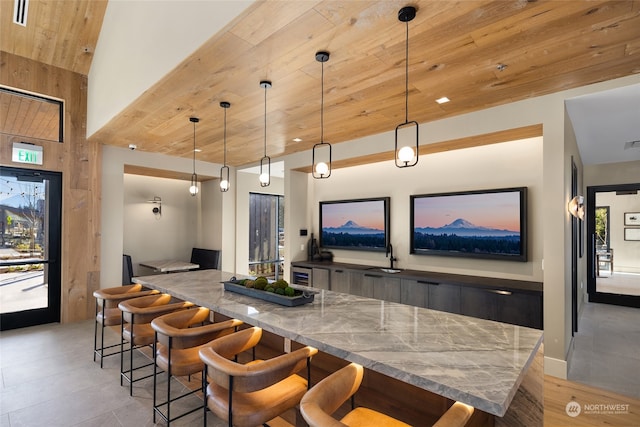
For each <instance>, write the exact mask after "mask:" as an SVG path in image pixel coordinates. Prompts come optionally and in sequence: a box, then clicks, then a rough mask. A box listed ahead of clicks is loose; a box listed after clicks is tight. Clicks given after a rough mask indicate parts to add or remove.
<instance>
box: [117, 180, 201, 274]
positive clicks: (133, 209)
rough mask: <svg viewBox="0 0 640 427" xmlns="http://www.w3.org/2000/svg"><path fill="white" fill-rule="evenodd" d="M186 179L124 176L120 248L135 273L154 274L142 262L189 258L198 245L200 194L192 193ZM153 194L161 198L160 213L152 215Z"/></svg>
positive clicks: (184, 259) (186, 259) (187, 259)
mask: <svg viewBox="0 0 640 427" xmlns="http://www.w3.org/2000/svg"><path fill="white" fill-rule="evenodd" d="M188 188H189V182H187V181H183V180H177V179H166V178H155V177H149V176H140V175H131V174H125V175H124V182H123V189H124V211H123V214H124V224H123V225H124V227H123V231H124V238H123V251H124V253H126V254H128V255H131V259H132V262H133V272H134V275H135V276H141V275H142V276H144V275H149V274H153V270H151V269H149V268H147V267H141V266H140V265H139V263H140V262H141V261H151V260H161V259H177V260H181V261H189V259H190V258H191V248H193V247H194V246H197V243H198V235H200V234H201V233H199V228H200V227H199V224H200V220H199V218H200V201H201V200H202V197H201V195H200V194H199V195H198V196H195V197H194V196H191V194H189V191H188ZM154 196H158V197H160V198H161V199H162V214H154V213H153V212H152V209H153V207H154V206H156V205H154V204H151V203H149V202H148V200H150V199H152V198H153V197H154Z"/></svg>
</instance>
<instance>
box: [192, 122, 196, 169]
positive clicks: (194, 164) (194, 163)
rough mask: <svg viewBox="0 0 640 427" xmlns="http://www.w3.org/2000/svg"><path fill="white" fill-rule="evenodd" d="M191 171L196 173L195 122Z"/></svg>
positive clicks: (194, 124) (194, 125)
mask: <svg viewBox="0 0 640 427" xmlns="http://www.w3.org/2000/svg"><path fill="white" fill-rule="evenodd" d="M193 173H194V174H195V173H196V122H195V121H194V122H193Z"/></svg>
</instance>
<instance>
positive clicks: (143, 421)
mask: <svg viewBox="0 0 640 427" xmlns="http://www.w3.org/2000/svg"><path fill="white" fill-rule="evenodd" d="M111 338H113V337H111ZM92 340H93V322H92V321H83V322H79V323H70V324H64V325H59V324H51V325H43V326H35V327H31V328H25V329H22V330H14V331H4V332H2V334H0V379H1V383H0V425H2V426H18V425H19V426H40V425H60V426H83V427H84V426H86V427H89V426H103V425H109V426H132V427H133V426H151V425H153V423H152V420H151V418H152V417H151V410H150V405H151V395H150V386H151V384H150V382H149V381H147V382H146V383H145V382H141V383H139V384H138V383H136V386H135V387H134V396H133V397H129V393H128V390H127V388H126V387H120V385H119V381H118V370H119V361H118V357H117V356H116V357H110V358H107V359H105V368H104V369H100V366H99V364H98V363H96V362H93V361H92V352H91V345H92ZM140 357H144V356H142V355H140ZM193 383H194V384H196V386H197V384H198V383H199V382H198V381H197V379H196V378H194V381H193ZM544 393H545V399H544V400H545V426H553V427H562V426H620V427H625V426H636V427H637V426H640V400H639V399H634V398H630V397H627V396H622V395H620V394H617V393H613V392H608V391H604V390H601V389H598V388H594V387H590V386H586V385H582V384H579V383H576V382H571V381H565V380H560V379H557V378H554V377H550V376H545V389H544ZM194 399H198V398H197V397H194ZM572 401H573V402H576V403H577V404H580V409H581V412H580V414H579V415H577V416H576V417H570V416H569V415H567V411H566V407H567V404H568V403H570V402H572ZM195 403H197V402H195ZM604 405H617V409H618V410H619V412H620V413H607V412H608V411H607V408H606V407H605V406H604ZM614 409H615V408H614ZM597 412H599V413H597ZM201 417H202V415H201V413H199V412H198V413H195V414H192V415H191V416H189V417H186V418H185V419H182V420H180V421H179V422H176V423H175V425H176V426H191V425H201V422H202V421H201V420H202V418H201ZM207 420H208V424H207V425H208V426H210V427H211V426H213V427H221V426H223V425H224V423H222V422H221V421H220V420H218V419H215V417H208V419H207ZM172 424H173V423H172Z"/></svg>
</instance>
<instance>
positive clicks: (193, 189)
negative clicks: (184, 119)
mask: <svg viewBox="0 0 640 427" xmlns="http://www.w3.org/2000/svg"><path fill="white" fill-rule="evenodd" d="M189 121H190V122H191V123H193V173H192V174H191V185H190V186H189V193H191V195H192V196H195V195H196V194H198V175H196V123H198V122H199V121H200V119H199V118H197V117H189Z"/></svg>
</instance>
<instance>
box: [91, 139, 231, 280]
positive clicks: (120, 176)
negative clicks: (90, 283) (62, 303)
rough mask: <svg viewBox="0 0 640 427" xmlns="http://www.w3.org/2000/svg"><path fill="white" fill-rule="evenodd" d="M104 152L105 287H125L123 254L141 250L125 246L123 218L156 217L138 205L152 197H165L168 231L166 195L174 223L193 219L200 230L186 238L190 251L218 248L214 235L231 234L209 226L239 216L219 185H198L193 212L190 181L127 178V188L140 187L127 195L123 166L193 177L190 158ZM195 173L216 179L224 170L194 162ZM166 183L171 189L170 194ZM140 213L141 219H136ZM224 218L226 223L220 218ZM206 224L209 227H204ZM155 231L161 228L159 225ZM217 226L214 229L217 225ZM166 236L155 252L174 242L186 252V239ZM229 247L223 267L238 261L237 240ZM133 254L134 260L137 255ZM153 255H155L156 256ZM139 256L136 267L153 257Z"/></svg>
mask: <svg viewBox="0 0 640 427" xmlns="http://www.w3.org/2000/svg"><path fill="white" fill-rule="evenodd" d="M102 153H103V154H102V194H101V197H102V203H101V230H102V233H101V240H100V287H101V288H107V287H112V286H119V285H120V284H121V283H122V254H123V253H124V252H125V250H126V249H131V250H135V251H136V252H137V251H138V250H139V249H140V248H139V247H138V246H136V245H138V243H133V241H130V240H129V239H126V240H127V244H126V245H125V234H126V233H127V231H126V230H125V219H129V220H133V218H140V221H143V222H146V221H147V219H146V218H147V213H146V209H148V210H149V215H151V216H153V214H152V213H151V204H150V203H147V204H148V205H149V206H147V207H146V208H142V206H141V205H140V204H141V201H142V200H147V199H148V198H149V197H153V196H154V195H156V196H160V197H162V199H163V219H162V220H161V221H160V222H161V227H164V226H165V225H166V224H168V221H166V220H164V219H165V218H166V217H164V211H165V197H164V196H162V194H163V192H164V191H167V193H166V194H168V196H167V200H166V204H167V207H166V209H168V211H167V214H171V218H173V220H176V221H181V218H187V217H189V218H193V220H194V223H193V226H194V227H195V229H196V234H195V235H194V236H191V237H188V238H186V239H188V244H189V245H190V246H194V245H196V244H197V245H198V246H199V247H204V248H208V249H218V248H219V247H216V246H217V243H218V242H216V241H215V240H213V239H215V238H212V236H213V235H215V233H216V232H217V233H218V234H219V235H223V236H224V234H223V233H225V232H228V230H226V229H225V228H222V230H221V229H220V228H218V229H217V230H212V229H211V226H212V224H221V223H222V221H223V220H224V218H225V215H226V217H227V218H232V219H233V218H234V217H235V211H234V210H235V202H233V203H229V204H228V205H226V206H225V205H224V203H223V200H222V198H221V196H220V195H218V194H217V193H216V191H218V192H219V190H217V183H218V181H217V180H213V181H210V182H207V183H205V184H203V185H201V186H200V193H198V196H196V197H195V198H194V199H195V203H198V204H200V203H202V204H201V205H199V206H198V207H194V206H192V205H191V204H190V203H192V202H194V201H193V200H192V199H191V196H190V195H189V194H188V182H187V181H179V180H164V179H162V178H147V179H135V178H134V179H133V180H129V179H127V180H128V182H129V183H132V184H133V183H134V184H135V188H136V189H131V190H130V191H131V193H130V194H128V195H127V194H126V186H125V174H124V166H125V164H126V165H133V166H143V167H148V168H155V169H160V170H167V171H177V172H185V173H188V174H191V172H192V167H193V164H192V160H191V159H187V158H176V157H171V156H165V155H162V154H154V153H144V152H141V151H131V150H127V149H123V148H117V147H114V146H109V145H105V146H103V148H102ZM196 170H197V171H198V173H199V174H202V175H208V176H218V174H219V171H220V165H216V164H212V163H205V162H200V161H196ZM127 177H131V175H127ZM140 178H144V177H140ZM143 184H144V185H147V186H148V187H146V188H144V187H143V186H141V185H143ZM165 184H166V186H167V188H166V189H165ZM179 187H184V190H183V191H182V192H181V191H180V190H179V189H178V188H179ZM132 192H135V193H132ZM152 193H156V194H152ZM182 194H186V197H188V200H186V201H182V202H177V201H176V199H180V200H181V199H182V197H183V195H182ZM225 194H226V193H225ZM233 197H234V196H233V195H231V198H226V199H224V200H234V199H233ZM125 199H127V200H128V202H127V203H129V202H130V203H131V206H128V205H127V209H126V211H125ZM143 210H144V212H143ZM129 212H131V213H132V214H133V215H129ZM192 212H195V213H192ZM138 214H140V216H139V217H138V216H137V215H138ZM192 215H193V216H192ZM221 216H222V219H221V218H220V217H221ZM176 218H180V219H176ZM153 221H155V219H153ZM209 221H211V222H209ZM205 222H206V225H204V223H205ZM232 225H233V227H235V223H233V222H232ZM156 226H158V225H157V224H156ZM148 227H150V225H145V228H148ZM213 227H215V225H213ZM133 232H134V233H135V232H137V231H136V230H134V231H133ZM234 232H235V231H234ZM170 236H173V237H170ZM205 236H206V237H205ZM164 237H165V239H164V241H163V242H162V244H161V243H160V242H158V246H159V247H158V248H153V250H154V251H155V250H161V248H160V247H161V246H163V244H164V246H167V247H169V246H174V243H175V242H179V243H178V245H177V247H182V245H184V244H186V243H182V242H183V240H186V239H183V238H182V237H180V236H177V235H172V234H171V233H170V232H169V231H166V233H165V234H164ZM144 238H146V239H149V238H155V237H150V236H146V237H144ZM172 239H173V240H172ZM176 239H177V240H176ZM141 244H142V243H141ZM225 245H226V246H225ZM225 245H223V246H222V249H223V253H222V258H223V263H224V262H225V256H226V258H227V259H232V260H234V259H235V257H234V256H233V254H234V253H235V240H234V239H226V240H225ZM229 245H231V246H229ZM225 250H226V251H228V254H229V255H225V254H226V252H225ZM182 252H183V249H179V250H178V251H177V252H175V254H176V255H181V254H182ZM131 255H132V256H133V255H134V254H131ZM153 255H155V252H154V254H153ZM158 255H160V253H158ZM189 256H190V254H189ZM140 257H141V258H144V259H140V258H138V255H137V254H135V258H134V259H132V261H133V263H134V264H135V263H138V262H140V261H145V260H150V259H151V258H150V257H149V258H148V257H147V253H142V255H140ZM182 257H183V256H182V255H181V256H180V258H182ZM223 265H224V264H223ZM134 269H135V267H134ZM134 271H135V270H134Z"/></svg>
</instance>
